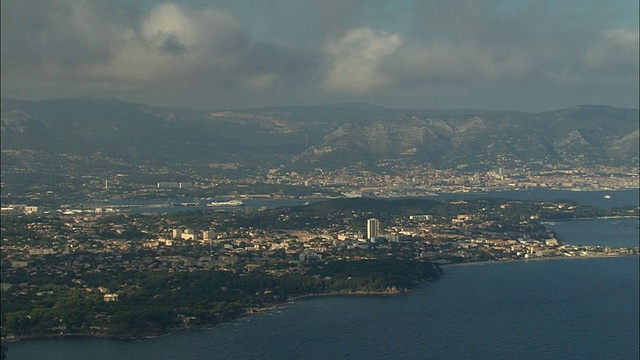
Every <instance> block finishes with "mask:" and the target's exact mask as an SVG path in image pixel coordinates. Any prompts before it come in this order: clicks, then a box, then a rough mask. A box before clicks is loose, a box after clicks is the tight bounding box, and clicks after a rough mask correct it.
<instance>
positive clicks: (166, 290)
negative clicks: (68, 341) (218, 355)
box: [2, 259, 442, 337]
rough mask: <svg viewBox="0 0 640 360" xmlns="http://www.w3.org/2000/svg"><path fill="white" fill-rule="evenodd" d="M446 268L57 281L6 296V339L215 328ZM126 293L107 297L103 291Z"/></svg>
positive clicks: (358, 265)
mask: <svg viewBox="0 0 640 360" xmlns="http://www.w3.org/2000/svg"><path fill="white" fill-rule="evenodd" d="M441 272H442V271H441V269H440V268H439V267H437V266H436V265H434V264H431V263H428V262H420V261H405V260H394V259H382V260H366V261H336V262H327V263H315V264H311V265H310V266H309V269H308V271H307V273H288V274H283V275H281V276H277V275H268V274H263V273H256V274H236V273H232V272H227V271H216V270H207V271H193V272H173V273H171V272H169V273H166V272H163V273H158V272H138V271H129V272H126V273H122V274H109V275H99V274H93V276H90V277H85V283H84V286H85V287H84V288H71V287H69V286H66V285H55V284H54V283H55V282H54V281H51V285H49V286H47V287H46V290H43V291H39V292H38V293H33V292H28V291H18V292H12V293H7V294H4V295H3V300H2V324H3V326H2V336H7V335H12V336H29V335H39V336H42V335H57V334H84V335H89V334H93V335H108V336H114V337H140V336H147V335H157V334H161V333H164V332H166V331H168V330H170V329H172V328H182V327H193V326H204V325H213V324H217V323H219V322H222V321H226V320H230V319H232V318H234V317H237V316H239V315H242V314H245V313H246V312H247V311H252V310H253V309H259V308H263V307H267V306H270V305H274V304H279V303H283V302H285V301H287V300H289V299H291V298H292V297H297V296H303V295H308V294H328V293H371V292H373V293H384V292H388V293H396V292H402V291H407V290H410V289H413V288H415V287H416V286H417V285H418V284H420V283H421V282H423V281H425V280H427V279H433V278H437V277H439V276H440V274H441ZM99 286H100V288H101V289H103V291H107V290H104V289H105V288H108V289H110V290H113V291H117V292H118V295H119V296H118V301H114V302H105V301H104V300H103V298H104V294H103V293H102V292H100V291H99V289H98V287H99Z"/></svg>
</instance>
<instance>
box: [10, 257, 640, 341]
mask: <svg viewBox="0 0 640 360" xmlns="http://www.w3.org/2000/svg"><path fill="white" fill-rule="evenodd" d="M627 256H636V257H638V256H640V255H638V254H611V255H595V256H549V257H536V258H530V259H504V260H490V261H475V262H459V263H449V264H437V263H434V264H436V265H437V266H438V267H440V268H441V269H443V270H444V269H445V268H448V267H459V266H476V265H492V264H499V263H507V262H520V261H525V262H527V261H548V260H573V259H596V258H598V259H601V258H620V257H627ZM444 275H446V272H445V271H443V272H442V274H441V276H444ZM439 279H440V277H437V278H431V279H425V280H424V281H421V282H420V283H419V284H417V285H416V287H414V288H411V289H396V288H394V289H389V290H385V291H331V292H327V293H311V294H303V295H297V296H291V297H288V298H287V300H286V301H284V302H279V303H274V304H269V305H268V306H264V307H255V308H248V309H246V310H245V311H244V312H243V313H240V314H238V315H237V316H234V317H232V318H230V319H227V320H224V321H220V322H218V323H215V324H205V325H196V326H193V325H191V326H190V325H184V326H179V327H173V328H168V329H166V331H165V332H163V333H159V334H147V335H139V336H136V335H120V336H119V335H110V334H107V333H71V334H64V333H60V334H39V335H27V336H17V337H8V338H3V339H2V342H6V343H13V342H18V341H22V340H39V339H54V338H93V339H110V340H123V341H127V340H144V339H153V338H158V337H163V336H167V335H170V334H172V333H175V332H182V331H191V330H195V331H200V330H207V329H212V328H215V327H217V326H220V325H222V324H225V323H229V322H233V321H235V320H237V319H242V318H246V317H248V316H250V315H254V314H267V313H269V312H270V311H273V310H276V309H279V308H283V307H285V306H290V305H294V304H295V302H296V301H299V300H304V299H308V298H317V297H329V296H398V295H403V294H409V293H412V292H415V291H418V290H420V289H421V288H422V287H423V286H424V285H425V284H427V283H429V282H431V281H433V280H439Z"/></svg>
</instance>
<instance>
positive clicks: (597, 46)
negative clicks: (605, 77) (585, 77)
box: [584, 29, 640, 73]
mask: <svg viewBox="0 0 640 360" xmlns="http://www.w3.org/2000/svg"><path fill="white" fill-rule="evenodd" d="M639 41H640V38H639V36H638V31H637V29H636V30H631V29H615V30H609V31H606V32H604V33H603V34H602V35H601V36H600V37H599V39H597V41H596V42H594V43H593V44H592V46H591V47H589V48H588V49H587V51H586V53H585V57H584V62H585V65H586V66H587V67H588V68H590V69H597V70H606V69H611V68H625V69H626V70H630V69H634V68H635V69H636V70H637V68H638V65H639V64H638V63H639V55H638V51H639V45H638V44H639ZM636 73H637V71H636Z"/></svg>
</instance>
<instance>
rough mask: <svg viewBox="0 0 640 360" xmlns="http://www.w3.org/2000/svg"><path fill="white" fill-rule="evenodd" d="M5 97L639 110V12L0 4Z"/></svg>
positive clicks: (628, 4) (568, 0) (611, 6)
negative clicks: (585, 106) (593, 106)
mask: <svg viewBox="0 0 640 360" xmlns="http://www.w3.org/2000/svg"><path fill="white" fill-rule="evenodd" d="M0 4H1V9H0V10H1V17H2V18H1V19H2V22H1V42H0V46H1V48H0V49H1V53H0V56H1V59H0V60H1V61H0V70H1V72H0V81H1V82H0V89H1V92H2V96H3V97H11V98H19V99H29V100H36V99H48V98H59V97H71V96H88V97H116V98H118V99H120V100H123V101H132V102H140V103H146V104H149V105H160V106H172V107H187V108H199V109H238V108H251V107H264V106H286V105H315V104H328V103H343V102H364V103H371V104H377V105H382V106H387V107H396V108H398V107H402V108H476V109H488V110H518V111H528V112H539V111H546V110H554V109H559V108H565V107H570V106H575V105H582V104H604V105H612V106H620V107H632V108H638V107H639V104H638V103H639V100H638V99H639V67H640V65H639V55H638V54H639V45H638V44H639V36H638V13H639V9H638V1H637V0H611V1H602V0H550V1H546V0H545V1H543V0H537V1H534V0H503V1H492V0H473V1H472V0H448V1H446V0H210V1H205V0H199V1H198V0H191V1H187V0H184V1H172V2H161V1H154V0H138V1H135V0H93V1H88V0H49V1H41V0H2V1H1V2H0Z"/></svg>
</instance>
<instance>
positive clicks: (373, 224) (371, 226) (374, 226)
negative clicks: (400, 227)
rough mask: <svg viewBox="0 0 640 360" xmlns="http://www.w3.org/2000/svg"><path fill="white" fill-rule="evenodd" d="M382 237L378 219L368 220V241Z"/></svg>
mask: <svg viewBox="0 0 640 360" xmlns="http://www.w3.org/2000/svg"><path fill="white" fill-rule="evenodd" d="M379 235H380V222H379V221H378V219H373V218H371V219H368V220H367V239H369V240H373V239H375V238H377V237H378V236H379Z"/></svg>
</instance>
